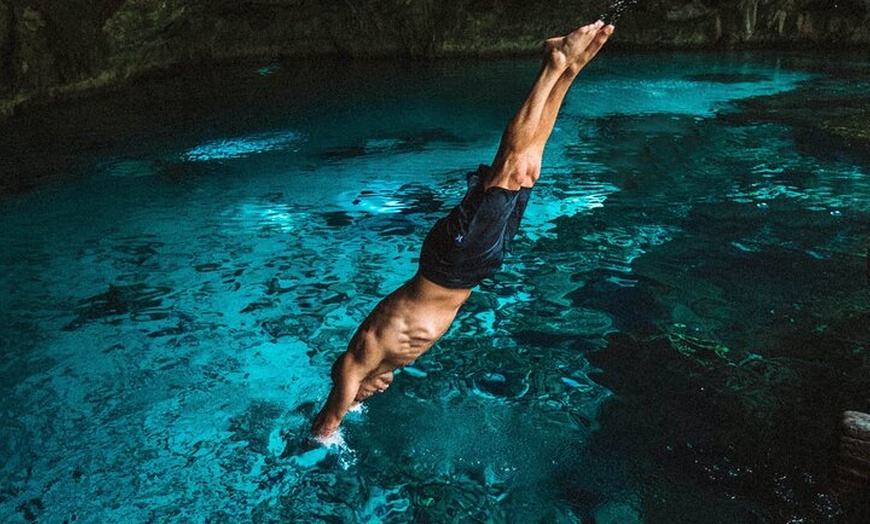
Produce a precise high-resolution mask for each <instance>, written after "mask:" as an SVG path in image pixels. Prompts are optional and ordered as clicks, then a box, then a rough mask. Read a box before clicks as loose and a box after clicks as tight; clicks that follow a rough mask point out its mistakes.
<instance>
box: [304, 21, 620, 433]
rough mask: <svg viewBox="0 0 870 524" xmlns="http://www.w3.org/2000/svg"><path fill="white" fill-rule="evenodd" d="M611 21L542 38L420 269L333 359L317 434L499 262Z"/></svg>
mask: <svg viewBox="0 0 870 524" xmlns="http://www.w3.org/2000/svg"><path fill="white" fill-rule="evenodd" d="M613 30H614V27H613V26H612V25H608V24H605V23H604V22H602V21H600V20H599V21H598V22H595V23H593V24H589V25H585V26H583V27H580V28H578V29H576V30H575V31H573V32H571V33H569V34H568V35H566V36H561V37H556V38H550V39H548V40H547V41H546V48H545V57H544V63H543V65H542V67H541V70H540V72H539V73H538V76H537V78H536V79H535V82H534V84H533V85H532V89H531V92H530V93H529V95H528V97H527V98H526V99H525V101H524V102H523V104H522V105H521V106H520V108H519V111H517V113H516V115H515V116H514V117H513V118H512V119H511V121H510V122H509V123H508V125H507V128H506V129H505V131H504V134H503V135H502V139H501V144H500V145H499V148H498V152H497V153H496V155H495V159H494V160H493V162H492V167H488V166H480V168H478V170H477V172H476V173H470V174H469V189H468V192H467V193H466V195H465V197H464V198H463V199H462V202H460V203H459V205H457V206H456V207H455V208H453V210H452V211H451V212H450V214H449V215H448V216H446V217H444V218H442V219H440V220H439V221H438V222H436V223H435V226H434V227H433V228H432V230H431V231H429V234H428V235H427V236H426V240H425V241H424V242H423V248H422V251H421V254H420V267H419V271H418V272H417V274H416V275H414V277H413V278H412V279H411V280H409V281H408V282H406V283H405V284H404V285H402V286H401V287H400V288H399V289H397V290H396V291H394V292H392V293H391V294H389V295H388V296H387V297H386V298H384V299H383V300H382V301H381V302H380V303H379V304H378V305H377V306H376V307H375V309H374V310H373V311H372V312H371V314H369V316H368V317H367V318H366V319H365V320H364V321H363V323H362V324H361V325H360V326H359V328H358V329H357V331H356V333H355V334H354V336H353V337H352V338H351V341H350V344H349V345H348V348H347V351H345V352H344V353H343V354H342V355H341V356H339V357H338V359H336V361H335V363H334V364H333V366H332V383H333V384H332V390H331V391H330V393H329V397H328V398H327V400H326V404H325V405H324V406H323V409H321V410H320V412H319V413H318V414H317V416H316V417H315V419H314V425H313V428H312V433H313V434H314V435H315V436H316V437H319V438H325V437H328V436H329V435H331V434H332V433H333V432H334V431H335V430H337V429H338V426H339V424H341V420H342V419H343V418H344V416H345V415H346V414H347V412H348V410H349V409H350V408H351V407H352V406H353V405H354V404H355V403H358V402H361V401H363V400H365V399H367V398H369V397H370V396H372V395H374V394H375V393H379V392H383V391H384V390H386V389H387V387H388V386H389V385H390V382H392V380H393V373H394V372H395V370H396V369H399V368H401V367H404V366H407V365H408V364H410V363H411V362H413V361H414V360H416V359H417V358H418V357H419V356H420V355H422V354H423V353H425V352H426V350H428V349H429V348H430V347H432V345H433V344H434V343H435V342H436V341H437V340H438V339H439V338H441V336H442V335H444V333H445V332H447V329H448V328H449V327H450V324H451V323H452V322H453V319H454V318H455V317H456V314H457V313H458V311H459V308H460V307H462V304H464V303H465V301H466V300H467V299H468V297H469V295H470V294H471V290H472V288H474V287H475V286H477V285H478V284H479V283H480V281H481V280H483V279H484V278H486V277H489V276H491V275H493V274H494V273H495V272H496V271H497V270H498V268H499V267H500V266H501V263H502V259H503V257H504V252H505V246H506V243H507V242H509V241H510V240H511V238H513V236H514V235H515V234H516V232H517V229H518V228H519V224H520V220H521V219H522V216H523V212H524V211H525V208H526V204H527V202H528V199H529V195H530V193H531V189H532V186H534V185H535V182H537V180H538V176H539V175H540V172H541V159H542V157H543V153H544V146H545V145H546V143H547V140H548V139H549V137H550V134H551V133H552V131H553V126H554V124H555V122H556V117H557V115H558V113H559V109H560V108H561V106H562V101H563V100H564V98H565V95H566V94H567V92H568V89H569V88H570V87H571V83H572V82H573V81H574V78H576V77H577V74H578V73H579V72H580V70H581V69H582V68H583V67H584V66H585V65H586V64H587V63H589V61H590V60H592V58H593V57H594V56H595V55H596V54H597V53H598V51H599V50H600V49H601V46H603V45H604V43H605V42H606V41H607V39H608V38H609V37H610V35H611V34H612V33H613Z"/></svg>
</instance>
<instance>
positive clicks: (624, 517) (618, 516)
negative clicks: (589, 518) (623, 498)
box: [593, 502, 643, 524]
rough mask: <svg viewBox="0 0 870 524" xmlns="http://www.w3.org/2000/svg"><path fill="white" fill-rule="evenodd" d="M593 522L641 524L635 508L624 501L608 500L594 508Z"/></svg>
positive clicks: (641, 520)
mask: <svg viewBox="0 0 870 524" xmlns="http://www.w3.org/2000/svg"><path fill="white" fill-rule="evenodd" d="M593 517H594V520H595V524H641V523H642V522H643V519H642V518H641V516H640V515H639V514H638V512H637V510H636V509H634V508H633V507H631V506H630V505H629V504H626V503H624V502H608V503H607V504H602V505H601V506H598V507H597V508H596V509H595V514H594V515H593Z"/></svg>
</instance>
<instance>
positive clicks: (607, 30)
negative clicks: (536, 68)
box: [546, 20, 614, 71]
mask: <svg viewBox="0 0 870 524" xmlns="http://www.w3.org/2000/svg"><path fill="white" fill-rule="evenodd" d="M613 29H614V27H613V26H612V25H609V24H605V23H604V22H602V21H601V20H599V21H597V22H595V23H592V24H588V25H584V26H583V27H579V28H577V29H575V30H574V31H572V32H570V33H568V34H567V35H565V36H558V37H555V38H550V39H548V40H547V41H546V53H547V61H548V63H549V64H551V65H552V66H553V67H555V68H557V69H559V70H566V69H569V68H571V69H576V71H579V70H580V68H582V67H583V66H584V65H586V64H587V63H588V62H589V61H590V60H592V57H594V56H595V54H596V53H598V50H599V49H601V46H603V45H604V42H606V41H607V39H608V38H609V37H610V35H611V34H613Z"/></svg>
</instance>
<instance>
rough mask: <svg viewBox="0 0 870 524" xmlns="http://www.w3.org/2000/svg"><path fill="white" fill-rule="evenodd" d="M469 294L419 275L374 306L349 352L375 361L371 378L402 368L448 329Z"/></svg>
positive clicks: (360, 358) (366, 360)
mask: <svg viewBox="0 0 870 524" xmlns="http://www.w3.org/2000/svg"><path fill="white" fill-rule="evenodd" d="M470 294H471V290H469V289H449V288H445V287H442V286H439V285H437V284H435V283H433V282H431V281H429V280H427V279H426V278H424V277H422V276H420V275H419V274H418V275H417V276H415V277H414V278H413V279H411V280H410V281H408V282H407V283H406V284H405V285H403V286H402V287H400V288H399V289H397V290H396V291H395V292H393V293H392V294H390V295H389V296H387V297H386V298H385V299H384V300H382V301H381V303H380V304H378V305H377V307H375V309H374V311H372V313H371V314H370V315H369V316H368V318H367V319H366V320H365V321H364V322H363V324H362V325H361V326H360V329H359V330H358V331H357V333H356V334H355V335H354V337H353V340H352V341H351V343H350V347H349V351H350V352H351V353H354V356H355V357H357V359H359V360H360V361H364V362H368V363H369V365H372V364H375V365H374V368H372V370H371V371H370V372H369V373H368V376H370V377H371V376H376V375H380V374H382V373H386V372H391V371H394V370H395V369H397V368H402V367H405V366H407V365H409V364H411V363H412V362H414V361H415V360H416V359H417V358H418V357H419V356H420V355H422V354H423V353H424V352H426V351H427V350H428V349H429V348H430V347H432V345H433V344H435V342H436V341H437V340H438V339H439V338H441V336H442V335H444V333H445V332H447V330H448V329H449V328H450V324H452V323H453V319H454V318H455V317H456V313H457V312H458V311H459V308H460V307H461V306H462V304H463V303H464V302H465V300H466V299H468V296H469V295H470Z"/></svg>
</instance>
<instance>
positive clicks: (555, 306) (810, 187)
mask: <svg viewBox="0 0 870 524" xmlns="http://www.w3.org/2000/svg"><path fill="white" fill-rule="evenodd" d="M818 58H819V57H815V56H810V55H771V54H657V55H619V54H603V55H602V56H601V57H600V58H599V59H598V60H597V61H596V62H595V63H593V64H592V65H591V66H590V67H589V68H588V70H587V71H586V72H584V73H583V75H582V76H581V77H580V79H579V80H578V82H577V84H576V85H575V87H574V89H573V90H572V92H571V93H570V94H569V97H568V99H567V101H566V104H565V107H564V109H563V111H562V113H561V116H560V119H559V121H558V123H557V127H556V129H555V131H554V133H553V137H552V139H551V142H550V144H549V145H548V148H547V151H546V155H545V167H544V170H543V174H542V177H541V180H540V182H539V184H538V186H537V187H536V188H535V191H534V197H533V200H532V202H531V204H530V206H529V209H528V211H527V215H526V218H525V221H524V225H523V228H522V231H521V235H520V237H519V238H518V240H517V242H516V243H515V248H514V252H513V253H512V255H510V256H509V257H508V260H507V263H506V265H505V267H504V268H503V271H502V272H501V273H500V274H499V275H498V277H497V278H496V279H494V280H492V281H487V282H485V283H484V284H483V285H482V286H481V287H480V289H479V290H478V291H476V292H475V293H474V294H473V295H472V298H471V299H470V300H469V302H468V304H467V305H466V306H465V307H464V308H463V310H462V311H461V312H460V315H459V317H458V319H457V321H456V323H455V325H454V326H453V328H452V329H451V331H450V332H449V333H448V335H447V336H446V337H445V338H444V339H443V340H442V341H441V342H439V344H438V345H437V346H436V348H435V349H433V350H432V351H430V352H429V353H427V354H426V355H425V356H424V357H423V358H421V359H420V360H419V361H418V362H417V363H416V364H415V365H414V366H413V367H412V368H410V369H408V370H406V371H404V372H402V373H400V374H399V375H398V376H397V378H396V380H395V382H394V384H393V386H392V387H391V388H390V390H389V391H388V392H387V393H386V394H384V395H380V396H379V397H377V398H374V399H372V400H371V401H370V402H368V405H367V406H366V408H365V409H364V410H363V411H362V412H361V413H355V414H351V416H350V417H349V419H348V420H347V422H346V424H345V427H344V430H343V437H344V439H345V441H346V445H344V446H339V447H334V448H331V449H329V450H324V449H315V450H313V451H309V452H305V450H304V448H302V447H300V446H299V445H298V442H299V439H300V438H301V437H302V436H303V435H304V434H305V432H306V430H307V428H308V426H309V424H310V420H311V416H312V413H313V412H314V411H315V410H316V408H317V407H318V406H319V404H320V403H321V402H322V401H323V400H324V398H325V396H326V394H327V391H328V388H329V384H328V382H327V381H326V377H327V376H328V371H329V366H330V364H331V362H332V360H333V359H334V358H335V357H336V355H337V354H338V353H339V352H341V351H342V350H343V349H344V346H345V344H346V342H347V340H348V339H349V337H350V336H351V334H352V333H353V331H354V329H355V328H356V326H357V325H358V323H359V322H360V321H361V320H362V319H363V318H365V316H366V315H367V314H368V312H369V311H370V310H371V308H372V307H373V306H374V305H375V304H376V303H377V301H378V300H380V298H382V297H383V296H384V295H385V294H386V293H389V292H390V291H391V290H393V289H394V288H395V287H397V286H398V285H400V284H401V283H402V282H404V281H405V280H406V279H408V278H409V277H410V276H411V275H413V273H414V271H415V268H416V261H417V256H418V251H419V247H420V245H421V242H422V239H423V237H424V236H425V234H426V232H427V231H428V228H429V227H430V226H431V224H432V223H433V222H434V221H435V220H436V219H437V218H439V217H440V216H442V215H443V214H444V213H445V212H446V211H447V210H449V209H450V207H451V206H452V205H454V204H455V203H456V202H457V201H458V199H459V198H461V195H462V192H463V183H462V182H463V179H464V173H465V172H466V171H468V170H471V169H474V168H476V166H477V164H479V163H486V162H489V161H490V160H491V159H492V156H493V154H494V153H495V149H496V147H497V145H498V140H499V138H500V135H501V131H502V129H503V126H504V124H505V123H506V121H507V119H508V118H509V117H510V116H511V114H512V112H513V111H514V110H515V109H516V107H517V106H518V105H519V103H520V102H521V100H522V98H523V97H524V96H525V94H526V92H527V89H528V86H529V85H530V82H531V80H532V79H533V77H534V75H535V73H536V71H537V64H536V63H535V62H534V61H528V60H506V61H496V62H439V63H435V64H427V65H420V64H404V63H384V62H360V63H354V64H349V65H348V64H339V63H329V62H326V63H284V64H254V65H249V66H239V67H231V68H226V69H224V70H219V71H211V72H204V71H188V72H186V73H184V74H179V75H173V76H170V77H167V78H163V79H155V80H150V81H147V82H141V83H140V85H137V86H135V87H131V88H128V89H125V90H119V91H117V92H113V93H107V94H105V95H103V96H100V97H98V98H93V99H84V100H78V101H71V102H69V103H66V104H64V105H63V106H54V107H50V108H46V109H39V110H33V111H31V112H29V113H27V114H24V115H19V116H18V117H16V118H14V119H12V120H11V121H9V122H7V123H5V124H3V125H4V128H3V129H2V134H3V136H4V142H3V144H0V152H2V158H3V161H4V168H3V175H2V177H3V178H2V181H3V184H4V187H5V190H6V194H5V196H2V197H0V223H2V224H3V228H2V234H0V238H2V246H3V249H2V251H0V311H2V314H3V316H4V322H3V324H2V327H0V348H2V353H3V357H4V358H3V363H2V364H0V366H2V373H0V393H2V397H3V399H4V402H3V409H2V412H0V414H2V415H0V458H2V469H0V519H2V520H3V521H4V522H26V521H33V520H36V519H38V520H39V521H40V522H72V521H75V522H179V521H182V522H183V521H187V522H248V521H253V522H454V521H455V522H466V521H479V522H598V523H605V522H614V523H616V522H619V523H630V522H649V523H656V522H661V523H672V522H705V523H715V522H722V523H733V522H839V521H844V522H845V521H847V520H848V519H849V518H850V516H849V515H850V514H849V512H848V511H849V510H848V507H847V505H848V501H844V500H842V499H841V498H840V497H838V496H837V494H836V492H835V490H834V489H833V485H832V479H831V475H830V472H831V468H832V466H833V463H834V461H835V453H836V436H837V435H836V422H837V418H838V416H839V413H840V412H841V411H842V410H843V409H864V408H868V407H870V406H867V405H866V391H867V387H868V386H870V383H868V378H867V377H868V373H867V370H868V369H867V365H868V364H867V346H868V342H870V317H868V313H867V311H868V306H870V304H868V302H870V299H868V296H867V282H866V280H865V279H866V277H865V253H866V243H867V229H866V224H867V223H868V218H870V217H868V214H870V204H868V202H870V199H868V197H870V177H868V169H870V167H868V166H870V160H868V154H867V150H866V142H861V141H860V140H858V139H852V138H850V135H849V134H848V131H846V132H843V131H842V129H841V128H838V127H837V122H839V121H840V120H838V119H842V118H844V114H845V115H846V116H848V115H849V114H850V111H854V109H850V108H854V107H858V106H860V105H861V104H863V106H861V107H866V104H867V98H866V93H867V92H868V91H867V89H868V87H870V62H867V61H866V60H862V59H861V58H860V57H855V56H846V55H844V56H841V57H835V60H833V59H831V57H825V60H824V62H821V61H819V60H818ZM841 127H842V126H841ZM837 129H840V131H837Z"/></svg>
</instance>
